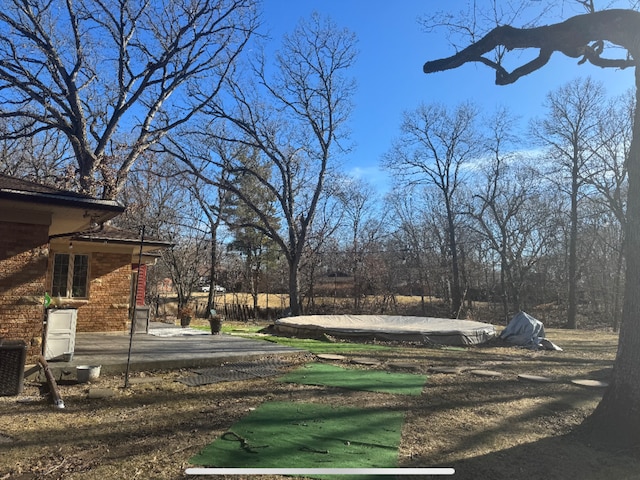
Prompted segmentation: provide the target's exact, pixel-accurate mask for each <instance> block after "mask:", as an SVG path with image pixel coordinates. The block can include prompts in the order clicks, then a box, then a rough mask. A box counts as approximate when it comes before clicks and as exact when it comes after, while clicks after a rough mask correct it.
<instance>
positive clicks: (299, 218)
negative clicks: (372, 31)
mask: <svg viewBox="0 0 640 480" xmlns="http://www.w3.org/2000/svg"><path fill="white" fill-rule="evenodd" d="M354 47H355V39H354V36H353V34H352V33H351V32H349V31H347V30H343V29H339V28H338V27H337V26H336V25H335V24H334V23H333V22H331V21H328V20H323V19H322V18H320V17H319V16H318V15H314V16H312V17H311V19H310V20H309V21H302V22H301V23H300V24H299V26H298V27H297V28H296V29H295V30H294V31H293V33H292V34H290V35H287V36H285V37H284V42H283V46H282V48H281V50H280V51H279V52H278V53H277V55H276V58H275V62H273V63H274V65H275V67H276V68H275V73H274V74H273V76H272V75H270V73H269V72H272V71H273V69H272V68H267V59H266V58H265V57H264V56H262V57H260V59H259V62H258V64H257V65H254V70H253V74H254V76H255V77H254V78H253V79H246V82H245V83H243V84H242V85H240V84H238V83H235V82H233V81H230V82H229V90H230V91H229V93H230V96H231V97H232V98H233V102H234V108H227V107H225V106H223V105H222V104H220V103H212V104H211V105H210V108H209V110H208V113H209V114H210V115H212V116H213V117H214V118H216V119H218V120H219V121H220V122H223V123H224V124H225V130H222V129H217V130H212V131H211V135H212V136H214V137H217V140H218V141H217V142H216V145H217V146H216V147H215V148H216V149H217V150H216V152H217V153H218V154H219V158H218V159H217V160H215V159H212V160H211V161H215V162H218V163H219V164H220V165H221V166H223V167H224V168H225V169H226V170H227V171H228V172H229V173H230V175H231V176H230V179H231V178H234V177H238V176H249V177H253V178H254V183H255V184H256V185H259V186H260V188H263V189H265V191H266V192H267V195H268V196H273V197H274V198H275V199H276V201H275V205H276V207H277V211H276V212H275V213H276V216H277V217H279V219H278V222H273V221H271V220H270V217H271V212H263V211H261V208H260V207H261V205H259V204H256V203H255V202H254V201H253V200H252V198H251V196H248V195H247V194H246V192H243V191H242V190H241V189H239V188H238V185H236V183H234V182H233V181H228V182H224V183H222V184H221V185H220V186H221V187H222V188H224V189H226V190H227V191H229V192H231V193H232V194H233V195H235V196H236V197H237V198H239V199H240V200H241V201H243V202H244V203H245V204H246V205H247V206H248V207H249V208H250V209H251V210H253V211H254V212H255V214H256V215H257V219H258V221H257V222H255V225H254V227H255V228H256V229H258V230H260V231H262V232H263V233H264V234H265V235H267V236H268V237H269V238H271V239H272V240H273V241H274V242H275V243H276V244H277V245H278V247H279V249H280V250H281V252H282V254H283V255H284V257H285V258H286V260H287V262H288V265H289V297H290V309H291V313H292V314H293V315H298V314H299V313H300V311H301V302H300V286H299V278H298V274H299V269H300V261H301V259H302V256H303V252H304V249H305V244H306V241H307V238H308V235H309V232H310V230H311V226H312V222H313V221H314V217H315V215H316V212H317V209H318V206H319V205H320V203H321V201H322V198H323V196H324V195H325V193H326V190H325V179H326V176H327V175H328V173H329V172H330V170H331V166H332V161H333V160H334V157H335V155H336V153H337V152H339V150H340V148H341V146H340V144H339V141H340V140H341V131H342V129H343V128H344V125H345V122H346V120H347V118H348V116H349V113H350V110H351V104H350V98H351V95H352V93H353V91H354V88H355V85H354V82H353V80H352V79H351V78H350V77H349V76H348V75H347V72H348V70H349V68H350V67H351V66H352V65H353V64H354V61H355V53H356V52H355V48H354ZM256 82H257V84H256ZM220 142H222V144H221V143H220ZM224 143H230V144H232V145H235V146H236V150H239V149H240V148H245V149H252V150H255V151H256V152H260V154H261V155H262V156H263V157H264V158H263V159H262V161H264V162H267V164H268V165H269V166H270V170H269V172H268V174H265V173H264V170H263V169H262V168H260V169H256V168H252V167H251V165H250V164H246V163H245V162H243V161H242V160H243V159H242V157H240V156H234V154H233V150H234V149H230V148H229V147H228V146H224V145H223V144H224ZM174 147H175V146H174ZM178 156H179V157H180V158H182V159H183V160H185V161H189V158H188V156H185V155H180V154H178ZM210 181H211V180H210ZM281 225H282V228H281Z"/></svg>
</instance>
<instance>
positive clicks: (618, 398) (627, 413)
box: [589, 68, 640, 446]
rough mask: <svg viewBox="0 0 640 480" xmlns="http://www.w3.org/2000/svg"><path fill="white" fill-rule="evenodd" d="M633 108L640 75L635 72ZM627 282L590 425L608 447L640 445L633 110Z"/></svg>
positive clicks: (636, 129)
mask: <svg viewBox="0 0 640 480" xmlns="http://www.w3.org/2000/svg"><path fill="white" fill-rule="evenodd" d="M635 78H636V106H637V105H640V90H639V89H640V71H639V70H638V68H636V72H635ZM628 168H629V193H628V203H627V230H626V248H627V255H626V264H627V269H626V282H625V288H624V302H623V306H622V323H621V325H620V337H619V343H618V353H617V355H616V362H615V368H614V370H613V377H612V380H611V385H610V386H609V388H608V389H607V390H606V391H605V394H604V397H603V398H602V401H601V402H600V404H599V405H598V408H597V409H596V411H595V412H594V414H593V416H592V418H591V419H590V421H589V426H590V427H591V430H592V433H593V434H594V435H593V436H594V439H596V440H597V439H601V440H603V441H605V442H607V443H608V444H613V445H621V446H631V445H638V444H640V113H639V110H638V108H637V107H636V111H635V113H634V122H633V139H632V141H631V148H630V153H629V159H628Z"/></svg>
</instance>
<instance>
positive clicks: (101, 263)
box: [77, 253, 131, 332]
mask: <svg viewBox="0 0 640 480" xmlns="http://www.w3.org/2000/svg"><path fill="white" fill-rule="evenodd" d="M89 272H90V276H91V280H90V283H89V302H88V303H87V304H85V305H82V306H80V307H79V308H78V327H77V329H78V331H79V332H123V331H126V330H127V322H128V319H129V301H130V294H131V253H127V254H122V253H92V254H91V265H90V268H89Z"/></svg>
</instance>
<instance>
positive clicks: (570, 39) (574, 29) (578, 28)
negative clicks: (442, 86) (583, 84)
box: [423, 10, 640, 85]
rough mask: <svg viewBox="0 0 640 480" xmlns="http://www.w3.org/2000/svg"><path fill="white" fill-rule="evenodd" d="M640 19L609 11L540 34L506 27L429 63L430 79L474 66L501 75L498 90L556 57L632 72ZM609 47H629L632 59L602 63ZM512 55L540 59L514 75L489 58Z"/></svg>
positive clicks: (639, 45) (535, 30)
mask: <svg viewBox="0 0 640 480" xmlns="http://www.w3.org/2000/svg"><path fill="white" fill-rule="evenodd" d="M639 25H640V13H638V12H635V11H631V10H604V11H600V12H594V13H589V14H585V15H578V16H575V17H572V18H570V19H568V20H566V21H564V22H561V23H557V24H553V25H546V26H542V27H535V28H514V27H511V26H509V25H503V26H499V27H496V28H494V29H493V30H491V31H490V32H489V33H488V34H486V35H485V36H484V37H482V38H481V39H480V40H478V41H477V42H475V43H472V44H471V45H469V46H468V47H467V48H465V49H463V50H461V51H460V52H458V53H456V54H455V55H453V56H451V57H448V58H442V59H438V60H433V61H430V62H426V63H425V64H424V66H423V71H424V73H433V72H440V71H444V70H451V69H454V68H458V67H460V66H462V65H463V64H465V63H468V62H480V63H483V64H485V65H487V66H489V67H491V68H493V69H494V70H495V71H496V84H497V85H507V84H510V83H513V82H515V81H516V80H518V79H519V78H520V77H522V76H524V75H528V74H530V73H531V72H534V71H536V70H538V69H540V68H542V67H543V66H544V65H546V63H547V62H548V61H549V59H550V58H551V55H552V54H553V53H554V52H560V53H563V54H564V55H566V56H568V57H571V58H581V60H580V63H584V62H589V63H591V64H593V65H596V66H599V67H603V68H611V67H617V68H627V67H632V66H635V65H637V57H638V52H640V29H639V28H638V26H639ZM604 42H610V43H612V44H614V45H619V46H623V47H624V48H626V49H627V50H629V52H630V54H631V57H630V58H620V59H607V58H602V57H601V54H602V50H603V44H604ZM501 46H502V47H504V48H506V50H508V51H510V50H517V49H527V48H535V49H538V50H539V54H538V56H537V57H536V58H535V59H534V60H531V61H530V62H528V63H526V64H524V65H522V66H520V67H518V68H516V69H515V70H513V71H512V72H508V71H507V70H506V69H504V68H503V67H502V66H501V65H500V64H498V63H496V62H493V61H491V60H490V59H488V58H486V57H485V55H486V54H487V53H489V52H491V51H493V50H494V49H496V48H498V47H501Z"/></svg>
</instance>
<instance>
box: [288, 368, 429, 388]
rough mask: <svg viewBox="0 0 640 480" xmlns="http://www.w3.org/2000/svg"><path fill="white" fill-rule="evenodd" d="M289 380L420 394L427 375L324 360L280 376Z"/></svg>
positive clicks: (290, 381)
mask: <svg viewBox="0 0 640 480" xmlns="http://www.w3.org/2000/svg"><path fill="white" fill-rule="evenodd" d="M279 380H280V381H281V382H286V383H301V384H303V385H324V386H329V387H341V388H348V389H351V390H365V391H368V392H383V393H393V394H398V395H420V394H421V393H422V388H423V387H424V384H425V382H426V381H427V376H426V375H414V374H411V373H396V372H385V371H381V370H361V369H353V368H342V367H336V366H334V365H329V364H324V363H310V364H307V365H305V366H304V367H301V368H298V369H296V370H294V371H292V372H289V373H287V374H286V375H284V376H283V377H280V379H279Z"/></svg>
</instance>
